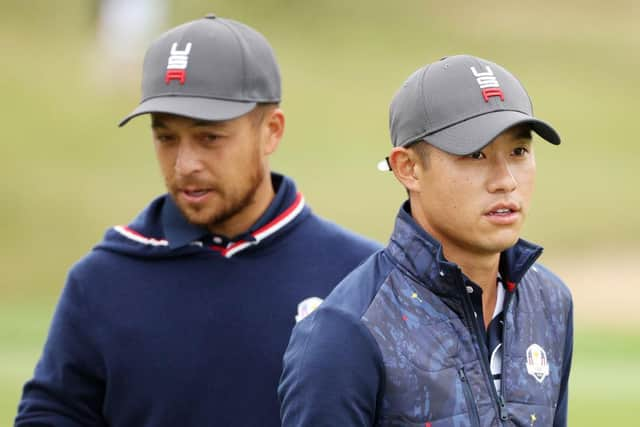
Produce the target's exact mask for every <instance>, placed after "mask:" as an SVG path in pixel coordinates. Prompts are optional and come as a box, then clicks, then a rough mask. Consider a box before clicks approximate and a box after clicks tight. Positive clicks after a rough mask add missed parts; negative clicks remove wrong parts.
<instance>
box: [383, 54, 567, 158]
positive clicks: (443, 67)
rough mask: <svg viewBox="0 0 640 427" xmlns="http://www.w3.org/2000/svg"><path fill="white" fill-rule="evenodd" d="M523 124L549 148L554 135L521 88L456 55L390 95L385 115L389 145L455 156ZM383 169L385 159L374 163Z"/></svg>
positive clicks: (499, 71)
mask: <svg viewBox="0 0 640 427" xmlns="http://www.w3.org/2000/svg"><path fill="white" fill-rule="evenodd" d="M523 123H524V124H527V125H529V126H530V127H531V129H532V130H533V131H534V132H536V133H537V134H538V135H540V136H541V137H542V138H544V139H545V140H547V141H549V142H550V143H552V144H556V145H557V144H560V136H559V135H558V133H557V132H556V131H555V130H554V129H553V128H552V127H551V126H550V125H549V124H547V123H546V122H544V121H542V120H539V119H537V118H535V117H534V116H533V107H532V105H531V99H529V95H528V94H527V92H526V90H525V89H524V87H523V86H522V84H521V83H520V82H519V81H518V79H517V78H516V77H515V76H514V75H513V74H511V73H510V72H509V71H507V70H506V69H504V68H503V67H501V66H500V65H498V64H495V63H493V62H490V61H487V60H485V59H482V58H477V57H474V56H470V55H456V56H450V57H446V58H443V59H441V60H440V61H438V62H434V63H432V64H429V65H426V66H424V67H422V68H420V69H419V70H417V71H416V72H414V73H413V74H412V75H411V76H410V77H409V78H408V79H407V81H406V82H405V83H404V84H403V85H402V87H401V88H400V90H398V92H396V94H395V95H394V97H393V100H392V101H391V108H390V111H389V129H390V132H391V143H392V144H393V146H394V147H406V146H408V145H411V144H413V143H414V142H418V141H427V142H428V143H429V144H431V145H433V146H435V147H437V148H439V149H441V150H443V151H446V152H448V153H451V154H456V155H466V154H471V153H473V152H475V151H478V150H480V149H481V148H482V147H484V146H485V145H487V144H489V143H490V142H491V141H492V140H493V139H495V138H496V137H497V136H498V135H500V134H501V133H502V132H504V131H505V130H507V129H508V128H510V127H512V126H515V125H518V124H523ZM378 168H379V169H381V170H388V169H389V164H388V162H387V161H382V162H380V164H379V165H378Z"/></svg>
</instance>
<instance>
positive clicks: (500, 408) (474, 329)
mask: <svg viewBox="0 0 640 427" xmlns="http://www.w3.org/2000/svg"><path fill="white" fill-rule="evenodd" d="M459 274H460V276H459V277H461V278H462V272H460V273H459ZM462 280H464V279H462ZM462 289H464V282H463V283H462ZM462 299H463V303H462V306H463V308H464V314H465V316H466V317H467V318H468V319H469V322H468V323H469V329H470V332H471V334H472V335H474V336H475V338H476V340H475V341H476V342H475V344H476V346H475V347H476V348H475V350H476V352H479V353H480V366H481V367H482V371H483V373H484V378H485V384H486V385H487V386H488V387H489V392H490V393H491V396H492V397H493V402H494V403H495V405H496V412H497V414H498V416H499V417H500V421H501V423H500V424H502V425H504V421H506V420H508V419H509V415H508V412H507V407H506V404H505V402H504V399H503V398H502V396H499V395H498V391H497V390H496V386H495V384H494V383H493V377H492V375H491V368H490V367H489V355H488V354H486V353H487V351H486V348H485V347H486V345H485V344H484V343H485V340H484V338H483V336H482V333H484V331H481V330H480V329H479V328H480V326H479V324H478V319H476V317H475V316H474V314H473V308H472V306H471V301H470V299H469V295H468V294H467V293H466V292H464V293H463V298H462ZM503 332H504V331H503ZM483 346H484V347H483ZM503 346H504V341H503ZM503 351H504V347H503ZM503 354H504V353H503ZM502 384H504V376H502V380H501V383H500V388H501V389H502Z"/></svg>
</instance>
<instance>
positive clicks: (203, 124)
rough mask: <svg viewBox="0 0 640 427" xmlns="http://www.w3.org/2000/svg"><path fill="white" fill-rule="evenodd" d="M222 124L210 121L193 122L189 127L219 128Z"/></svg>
mask: <svg viewBox="0 0 640 427" xmlns="http://www.w3.org/2000/svg"><path fill="white" fill-rule="evenodd" d="M222 123H223V122H214V121H212V120H194V121H193V123H192V124H191V127H194V128H195V127H206V126H220V125H221V124H222Z"/></svg>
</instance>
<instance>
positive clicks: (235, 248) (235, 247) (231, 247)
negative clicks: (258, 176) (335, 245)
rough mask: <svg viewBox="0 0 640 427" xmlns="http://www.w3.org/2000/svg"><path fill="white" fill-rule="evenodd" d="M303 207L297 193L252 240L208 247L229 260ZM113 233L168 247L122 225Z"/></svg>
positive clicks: (277, 229)
mask: <svg viewBox="0 0 640 427" xmlns="http://www.w3.org/2000/svg"><path fill="white" fill-rule="evenodd" d="M304 206H305V201H304V196H303V195H302V193H300V192H298V193H297V194H296V198H295V199H294V201H293V203H292V204H291V205H290V206H289V207H288V208H287V209H285V210H284V211H282V212H281V213H280V214H279V215H278V216H276V217H275V218H274V219H272V220H271V221H269V222H268V223H267V224H265V225H264V226H262V227H260V228H258V229H257V230H255V231H253V232H251V233H250V236H251V237H252V238H253V239H240V240H237V241H234V242H229V244H227V245H226V246H216V245H211V246H209V248H210V249H212V250H215V251H217V252H220V254H222V256H224V257H225V258H231V257H232V256H234V255H235V254H237V253H239V252H241V251H243V250H245V249H247V248H249V247H251V246H255V245H258V244H260V242H262V241H263V240H264V239H266V238H267V237H269V236H272V235H273V234H275V233H277V232H278V231H279V230H281V229H282V228H283V227H285V226H286V225H287V224H289V223H291V222H292V221H293V220H295V219H296V218H297V217H298V215H299V214H300V213H301V212H302V211H303V209H304ZM113 229H114V231H116V232H117V233H119V234H120V235H121V236H123V237H125V238H127V239H129V240H133V241H135V242H137V243H140V244H142V245H145V246H152V247H158V246H169V241H168V240H167V239H165V238H157V237H148V236H144V235H143V234H141V233H139V232H137V231H135V230H133V229H131V228H129V227H127V226H123V225H118V226H115V227H113ZM191 245H196V246H203V244H202V242H199V241H194V242H191Z"/></svg>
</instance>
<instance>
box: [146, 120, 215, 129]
mask: <svg viewBox="0 0 640 427" xmlns="http://www.w3.org/2000/svg"><path fill="white" fill-rule="evenodd" d="M211 126H215V127H221V126H224V122H223V121H212V120H193V121H192V123H191V124H190V125H189V127H192V128H195V127H211ZM159 128H160V129H166V128H167V125H166V124H165V123H164V122H163V121H162V119H161V118H160V117H152V118H151V129H159Z"/></svg>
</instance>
